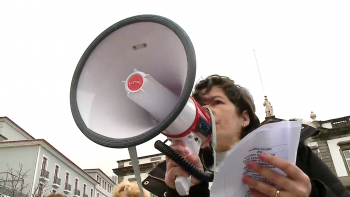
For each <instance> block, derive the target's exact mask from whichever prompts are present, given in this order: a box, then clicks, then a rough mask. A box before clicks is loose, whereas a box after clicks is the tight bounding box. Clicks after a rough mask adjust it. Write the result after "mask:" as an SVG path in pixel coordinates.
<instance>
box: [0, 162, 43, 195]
mask: <svg viewBox="0 0 350 197" xmlns="http://www.w3.org/2000/svg"><path fill="white" fill-rule="evenodd" d="M29 172H30V169H29V170H26V171H25V170H24V169H23V165H22V164H21V163H19V169H18V170H14V169H13V168H11V167H9V165H8V164H7V172H0V193H2V194H4V195H8V196H11V197H29V196H33V197H34V196H39V195H38V194H40V193H41V195H43V196H44V195H45V194H46V192H47V190H48V189H46V188H48V182H39V184H38V185H37V186H36V187H35V188H34V191H33V192H31V190H30V189H28V187H30V184H28V183H26V182H25V179H26V178H27V177H28V173H29ZM26 190H27V191H26Z"/></svg>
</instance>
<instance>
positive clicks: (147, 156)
mask: <svg viewBox="0 0 350 197" xmlns="http://www.w3.org/2000/svg"><path fill="white" fill-rule="evenodd" d="M160 155H164V154H163V153H158V154H153V155H146V156H142V157H137V159H144V158H149V157H154V156H160ZM126 161H131V159H124V160H118V161H117V162H118V163H120V162H126Z"/></svg>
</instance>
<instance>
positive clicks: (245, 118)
mask: <svg viewBox="0 0 350 197" xmlns="http://www.w3.org/2000/svg"><path fill="white" fill-rule="evenodd" d="M242 118H243V125H242V126H243V128H245V127H247V126H248V125H249V124H250V117H249V113H248V111H247V110H244V111H243V113H242Z"/></svg>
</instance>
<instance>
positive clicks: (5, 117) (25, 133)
mask: <svg viewBox="0 0 350 197" xmlns="http://www.w3.org/2000/svg"><path fill="white" fill-rule="evenodd" d="M0 122H8V123H10V125H11V124H12V125H13V126H15V127H16V128H14V129H16V130H17V131H19V132H20V133H21V134H24V135H25V136H27V137H29V138H30V139H32V140H34V139H35V138H34V137H33V136H31V135H30V134H29V133H27V132H26V131H25V130H24V129H22V128H21V127H20V126H18V125H17V124H16V123H15V122H13V121H12V120H11V119H10V118H9V117H7V116H4V117H0ZM12 125H11V126H12Z"/></svg>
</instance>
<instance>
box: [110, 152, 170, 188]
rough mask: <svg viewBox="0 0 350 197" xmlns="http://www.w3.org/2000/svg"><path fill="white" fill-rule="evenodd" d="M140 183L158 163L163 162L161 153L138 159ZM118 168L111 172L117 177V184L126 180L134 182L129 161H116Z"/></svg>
mask: <svg viewBox="0 0 350 197" xmlns="http://www.w3.org/2000/svg"><path fill="white" fill-rule="evenodd" d="M138 160H139V165H140V172H141V181H143V180H144V179H145V178H146V177H147V176H148V173H149V172H150V171H151V170H152V169H153V168H154V167H155V166H156V165H157V164H158V163H160V162H162V161H164V160H165V155H163V154H162V153H160V154H154V155H147V156H144V157H138ZM117 163H118V168H115V169H113V172H114V173H115V174H116V175H117V176H118V183H121V182H123V181H124V180H128V181H129V182H132V181H136V179H135V173H134V169H133V167H132V164H131V159H125V160H119V161H117Z"/></svg>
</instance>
